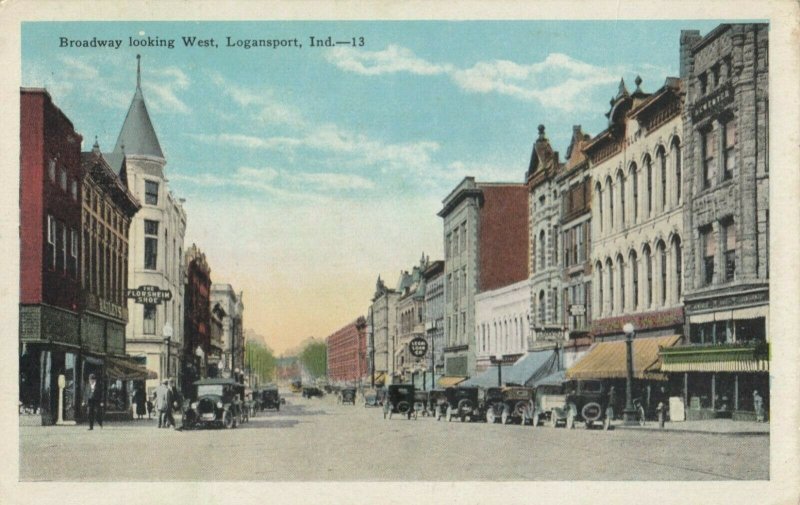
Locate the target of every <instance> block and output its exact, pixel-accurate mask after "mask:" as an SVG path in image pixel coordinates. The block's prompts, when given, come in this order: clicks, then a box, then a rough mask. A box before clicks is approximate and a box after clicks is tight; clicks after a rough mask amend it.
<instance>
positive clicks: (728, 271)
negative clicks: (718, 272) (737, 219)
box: [722, 219, 736, 282]
mask: <svg viewBox="0 0 800 505" xmlns="http://www.w3.org/2000/svg"><path fill="white" fill-rule="evenodd" d="M722 232H723V233H724V234H725V281H726V282H728V281H732V280H733V278H734V275H735V274H736V228H735V227H734V225H733V219H729V220H727V221H725V222H724V223H723V224H722Z"/></svg>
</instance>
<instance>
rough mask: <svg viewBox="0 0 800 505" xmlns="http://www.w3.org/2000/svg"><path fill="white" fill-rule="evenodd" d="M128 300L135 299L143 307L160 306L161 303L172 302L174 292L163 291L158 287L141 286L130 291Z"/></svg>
mask: <svg viewBox="0 0 800 505" xmlns="http://www.w3.org/2000/svg"><path fill="white" fill-rule="evenodd" d="M128 298H133V299H134V300H135V301H136V303H139V304H142V305H159V304H161V302H168V301H170V300H172V291H170V290H169V289H161V288H159V287H158V286H149V285H145V286H139V287H138V288H135V289H129V290H128Z"/></svg>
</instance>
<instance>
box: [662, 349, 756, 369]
mask: <svg viewBox="0 0 800 505" xmlns="http://www.w3.org/2000/svg"><path fill="white" fill-rule="evenodd" d="M660 355H661V371H662V372H769V347H768V346H767V345H766V344H717V345H684V346H679V347H673V348H664V349H661V352H660Z"/></svg>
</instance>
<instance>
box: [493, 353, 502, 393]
mask: <svg viewBox="0 0 800 505" xmlns="http://www.w3.org/2000/svg"><path fill="white" fill-rule="evenodd" d="M494 360H495V363H497V387H503V355H502V354H498V355H497V356H495V359H494Z"/></svg>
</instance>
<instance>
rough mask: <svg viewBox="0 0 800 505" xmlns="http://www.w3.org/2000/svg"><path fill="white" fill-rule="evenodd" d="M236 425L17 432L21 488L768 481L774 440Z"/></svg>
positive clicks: (300, 405)
mask: <svg viewBox="0 0 800 505" xmlns="http://www.w3.org/2000/svg"><path fill="white" fill-rule="evenodd" d="M285 397H286V398H287V404H286V405H284V406H282V408H281V411H280V413H277V412H275V411H266V412H262V413H259V415H258V416H256V417H255V418H252V419H251V420H250V423H249V424H245V425H243V426H240V427H237V428H236V429H232V430H224V429H209V430H197V431H174V430H165V429H161V430H160V429H157V428H156V421H155V420H150V421H128V422H116V423H115V422H108V423H106V424H105V427H104V428H102V429H100V428H98V427H97V426H95V429H94V431H88V430H87V426H85V425H84V426H80V425H79V426H70V427H42V426H20V480H22V481H64V480H66V481H132V480H136V481H142V480H144V481H177V480H184V481H185V480H190V481H208V480H237V481H241V480H256V481H262V480H265V481H385V480H390V481H393V480H427V481H498V480H500V481H529V480H737V479H746V480H753V479H754V480H766V479H768V478H769V436H764V435H760V436H739V435H718V434H705V433H681V432H676V431H669V430H667V431H664V432H659V431H644V430H631V429H617V430H611V431H608V432H603V431H601V430H595V429H592V430H587V429H585V428H584V427H583V426H582V425H580V426H578V427H576V428H575V429H574V430H569V431H568V430H565V429H564V428H555V429H553V428H550V427H546V426H545V427H542V426H540V427H537V428H532V427H531V426H519V425H506V426H503V425H500V424H496V425H487V424H486V423H464V424H461V423H460V422H459V421H453V422H451V423H447V422H446V421H444V420H442V421H438V422H437V421H436V420H435V419H432V418H428V417H419V419H417V420H416V421H415V420H413V419H412V420H406V419H405V418H403V417H398V416H396V417H394V418H393V419H391V420H384V419H383V414H382V410H381V409H379V408H365V407H364V406H363V402H361V401H358V402H357V403H356V406H351V405H338V404H337V403H336V398H335V395H327V396H326V397H324V398H322V399H320V398H313V399H305V398H301V397H300V395H295V394H286V395H285Z"/></svg>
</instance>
